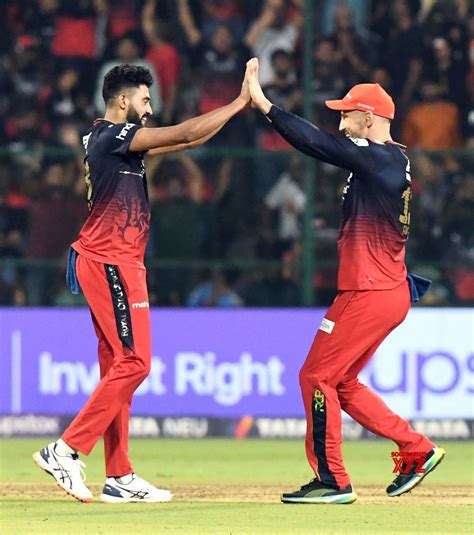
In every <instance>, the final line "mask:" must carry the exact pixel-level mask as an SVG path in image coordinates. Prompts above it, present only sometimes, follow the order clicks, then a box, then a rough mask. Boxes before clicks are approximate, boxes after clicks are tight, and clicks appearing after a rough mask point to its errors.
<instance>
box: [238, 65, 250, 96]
mask: <svg viewBox="0 0 474 535" xmlns="http://www.w3.org/2000/svg"><path fill="white" fill-rule="evenodd" d="M239 96H240V98H241V99H243V100H244V101H245V103H246V104H247V105H248V104H250V102H251V100H252V99H251V97H250V87H249V68H248V66H247V68H246V69H245V77H244V81H243V82H242V89H241V91H240V95H239Z"/></svg>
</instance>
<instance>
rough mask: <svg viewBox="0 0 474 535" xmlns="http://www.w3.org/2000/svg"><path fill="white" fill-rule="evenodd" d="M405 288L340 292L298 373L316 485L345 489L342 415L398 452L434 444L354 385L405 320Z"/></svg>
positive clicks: (362, 387) (424, 449)
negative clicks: (321, 484) (396, 448)
mask: <svg viewBox="0 0 474 535" xmlns="http://www.w3.org/2000/svg"><path fill="white" fill-rule="evenodd" d="M409 308H410V292H409V288H408V283H403V284H401V285H400V286H398V287H396V288H394V289H392V290H377V291H375V290H374V291H342V292H339V294H338V295H337V297H336V299H335V300H334V303H333V304H332V306H331V307H330V308H329V310H328V311H327V313H326V317H325V319H324V320H323V322H322V324H321V327H320V328H319V330H318V332H317V334H316V337H315V339H314V342H313V344H312V346H311V349H310V351H309V354H308V357H307V358H306V361H305V363H304V365H303V367H302V368H301V371H300V386H301V391H302V394H303V402H304V406H305V411H306V421H307V431H306V455H307V457H308V461H309V463H310V465H311V467H312V468H313V470H314V472H315V474H316V476H317V477H318V479H319V480H320V481H321V482H322V483H324V484H326V485H328V486H331V487H334V488H344V487H346V486H347V485H349V484H350V479H349V475H348V474H347V472H346V470H345V468H344V463H343V460H342V451H341V444H342V431H341V424H342V421H341V409H342V410H344V411H345V412H346V413H347V414H349V416H351V417H352V418H353V419H354V420H356V421H357V422H359V423H360V424H361V425H363V426H364V427H365V428H366V429H368V430H369V431H372V432H373V433H375V434H377V435H380V436H383V437H386V438H390V439H391V440H393V441H394V442H396V443H397V445H398V447H399V449H400V451H407V452H408V451H416V452H427V451H429V450H430V449H432V448H433V447H434V444H433V443H432V442H431V441H430V440H429V439H428V438H426V437H424V436H423V435H421V434H419V433H417V432H416V431H414V430H413V428H412V427H411V426H410V425H409V423H408V422H407V421H406V420H404V419H403V418H401V417H400V416H397V415H396V414H395V413H393V412H392V411H391V410H390V409H389V408H388V407H387V405H386V404H385V403H384V402H383V401H382V399H381V398H380V397H379V396H377V395H376V394H375V393H374V392H372V391H371V390H370V389H369V388H368V387H367V386H365V385H363V384H362V383H360V382H359V380H358V379H357V375H358V374H359V372H360V371H361V370H362V368H363V367H364V366H365V365H366V364H367V362H368V361H369V360H370V358H371V357H372V355H373V354H374V353H375V351H376V349H377V348H378V346H379V345H380V344H381V343H382V341H383V340H384V339H385V338H386V337H387V336H388V334H389V333H390V332H391V331H393V329H395V327H397V326H398V325H400V323H402V321H403V320H404V319H405V317H406V315H407V313H408V310H409Z"/></svg>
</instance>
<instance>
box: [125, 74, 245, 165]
mask: <svg viewBox="0 0 474 535" xmlns="http://www.w3.org/2000/svg"><path fill="white" fill-rule="evenodd" d="M249 103H250V91H249V87H248V81H247V73H246V75H245V79H244V82H243V84H242V91H241V92H240V95H239V96H238V97H237V98H236V99H235V100H234V101H232V102H231V103H230V104H227V105H226V106H222V107H221V108H217V109H216V110H213V111H210V112H208V113H205V114H204V115H199V116H198V117H194V118H193V119H188V120H187V121H184V122H183V123H180V124H178V125H175V126H166V127H162V128H140V129H139V130H138V131H137V132H136V134H135V135H134V137H133V139H132V142H131V143H130V150H131V151H134V152H144V151H150V152H151V149H165V148H166V149H167V150H161V151H159V150H158V151H157V150H155V151H153V152H151V154H163V153H165V152H176V151H178V150H183V149H186V148H192V147H196V146H198V145H202V143H204V142H205V141H207V140H208V139H210V138H211V137H212V136H213V135H215V134H216V133H217V132H218V131H219V130H220V129H221V128H222V127H223V126H224V125H225V124H226V123H227V122H228V121H229V120H230V119H232V117H233V116H234V115H236V114H237V113H239V111H242V110H243V109H244V108H245V107H247V106H248V104H249ZM178 146H180V148H178ZM172 147H174V148H172Z"/></svg>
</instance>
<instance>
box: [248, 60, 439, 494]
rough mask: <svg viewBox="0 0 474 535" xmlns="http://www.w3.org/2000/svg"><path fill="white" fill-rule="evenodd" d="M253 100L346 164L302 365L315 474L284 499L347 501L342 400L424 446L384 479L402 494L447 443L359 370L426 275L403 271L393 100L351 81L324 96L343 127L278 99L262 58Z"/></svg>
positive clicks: (403, 186)
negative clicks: (328, 283) (325, 299)
mask: <svg viewBox="0 0 474 535" xmlns="http://www.w3.org/2000/svg"><path fill="white" fill-rule="evenodd" d="M247 69H248V70H249V72H248V79H249V84H250V93H251V96H252V102H253V105H254V106H255V107H257V108H258V109H259V110H260V111H261V112H262V113H264V114H265V116H266V117H267V119H268V120H269V121H270V122H271V123H272V125H273V127H274V128H275V129H276V130H277V131H278V132H279V133H280V134H281V135H282V136H283V138H285V139H286V141H288V142H289V143H291V144H292V145H293V146H294V147H295V148H297V149H298V150H300V151H301V152H303V153H305V154H307V155H308V156H311V157H313V158H316V159H318V160H321V161H323V162H327V163H330V164H332V165H336V166H338V167H342V168H344V169H347V170H348V171H349V172H350V174H349V177H348V179H347V184H346V187H345V188H344V193H343V199H342V224H341V229H340V233H339V238H338V252H339V271H338V294H337V296H336V299H335V300H334V303H333V304H332V306H331V307H330V308H329V310H328V311H327V313H326V316H325V318H324V319H323V321H322V323H321V325H320V327H319V329H318V331H317V334H316V337H315V339H314V342H313V344H312V346H311V348H310V351H309V354H308V356H307V358H306V361H305V363H304V365H303V367H302V368H301V372H300V385H301V391H302V395H303V402H304V406H305V411H306V420H307V431H306V455H307V458H308V461H309V463H310V465H311V468H312V469H313V471H314V473H315V476H316V477H315V478H314V479H312V480H311V481H310V482H309V483H308V484H306V485H303V486H302V487H301V489H299V490H297V491H295V492H289V493H284V494H283V495H282V496H281V500H282V501H283V502H284V503H352V502H354V501H355V500H356V499H357V494H356V493H355V492H354V490H353V488H352V484H351V480H350V478H349V475H348V473H347V472H346V469H345V467H344V462H343V459H342V451H341V443H342V433H341V424H342V422H341V409H342V410H344V411H345V412H346V413H347V414H349V416H351V417H352V418H353V419H354V420H356V421H357V422H359V423H360V424H361V425H363V426H364V427H365V428H366V429H368V430H369V431H371V432H373V433H375V434H377V435H380V436H383V437H386V438H390V439H392V440H393V441H394V442H395V443H396V444H397V445H398V447H399V450H400V452H402V453H403V454H409V453H411V452H417V453H418V452H421V453H422V455H423V456H424V463H423V466H422V468H423V469H424V471H423V472H421V471H419V470H418V464H417V463H413V465H412V466H408V467H407V466H404V467H402V468H403V469H402V470H401V472H400V475H399V476H397V477H396V478H395V480H394V481H393V482H392V483H391V484H390V485H389V486H388V487H387V494H388V495H389V496H399V495H401V494H403V493H405V492H408V491H410V490H411V489H413V488H414V487H415V486H417V485H418V484H419V483H420V481H421V480H422V479H423V478H424V477H425V476H426V475H428V474H429V473H430V472H431V471H432V470H433V469H434V468H435V467H436V466H437V465H438V464H439V463H440V462H441V460H442V459H443V457H444V454H445V453H444V450H442V449H441V448H438V447H436V446H435V444H433V442H431V440H429V439H428V438H427V437H425V436H423V435H421V434H420V433H418V432H416V431H415V430H414V429H413V428H412V427H411V426H410V424H409V423H408V422H407V421H406V420H404V419H403V418H401V417H400V416H398V415H396V414H395V413H393V412H392V411H391V410H390V409H389V408H388V407H387V405H386V404H385V403H384V401H383V400H382V399H381V398H380V397H379V396H377V395H376V394H375V393H374V392H372V391H371V390H370V389H369V388H368V387H367V386H365V385H363V384H362V383H360V382H359V380H358V378H357V376H358V374H359V372H360V371H361V370H362V368H363V367H364V366H365V365H366V364H367V363H368V362H369V360H370V359H371V357H372V356H373V354H374V353H375V351H376V349H377V348H378V346H379V345H380V344H381V343H382V341H383V340H384V339H385V338H386V337H387V336H388V335H389V333H390V332H391V331H392V330H393V329H395V328H396V327H397V326H398V325H400V323H402V322H403V320H404V319H405V317H406V315H407V313H408V310H409V308H410V302H411V301H412V302H415V301H417V300H418V299H419V297H420V296H421V295H423V293H424V292H425V291H426V290H427V287H428V286H429V283H430V281H428V280H427V279H423V278H422V277H418V276H417V275H414V274H409V273H407V269H406V267H405V242H406V240H407V238H408V234H409V229H410V217H411V214H410V201H411V195H412V192H411V176H410V161H409V160H408V157H407V155H406V153H405V148H406V147H404V146H402V145H400V144H398V143H395V142H394V141H393V140H392V137H391V135H390V121H391V120H392V119H393V118H394V114H395V105H394V103H393V100H392V99H391V97H390V96H389V95H388V93H387V92H386V91H385V90H384V89H383V88H382V87H381V86H380V85H378V84H360V85H357V86H355V87H353V88H352V89H351V90H350V91H349V92H348V93H347V95H346V96H345V97H344V98H343V99H341V100H329V101H326V105H327V106H328V107H329V108H331V109H334V110H338V111H339V112H340V114H341V120H340V125H339V130H340V132H341V134H342V135H332V134H328V133H325V132H323V131H321V130H320V129H319V128H317V127H316V126H315V125H313V124H311V123H310V122H308V121H306V120H304V119H302V118H301V117H297V116H296V115H293V114H291V113H288V112H286V111H284V110H282V109H281V108H279V107H278V106H274V105H273V104H272V103H271V102H270V101H269V100H268V99H267V98H266V97H265V95H264V94H263V91H262V89H261V87H260V84H259V82H258V60H257V59H255V58H254V59H252V60H250V61H249V62H248V63H247Z"/></svg>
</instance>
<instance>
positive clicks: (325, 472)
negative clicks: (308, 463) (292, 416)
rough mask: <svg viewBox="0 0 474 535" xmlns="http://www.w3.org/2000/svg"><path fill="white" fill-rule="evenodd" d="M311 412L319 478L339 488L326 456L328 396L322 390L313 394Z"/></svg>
mask: <svg viewBox="0 0 474 535" xmlns="http://www.w3.org/2000/svg"><path fill="white" fill-rule="evenodd" d="M311 412H312V418H313V444H314V454H315V455H316V457H317V459H318V474H319V479H320V481H321V483H323V484H324V485H328V486H329V487H334V488H335V489H338V488H339V486H338V484H337V483H336V479H335V478H334V476H333V475H332V473H331V471H330V470H329V466H328V461H327V458H326V398H325V397H324V394H322V392H321V391H320V390H316V391H315V393H314V395H313V399H312V403H311Z"/></svg>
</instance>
